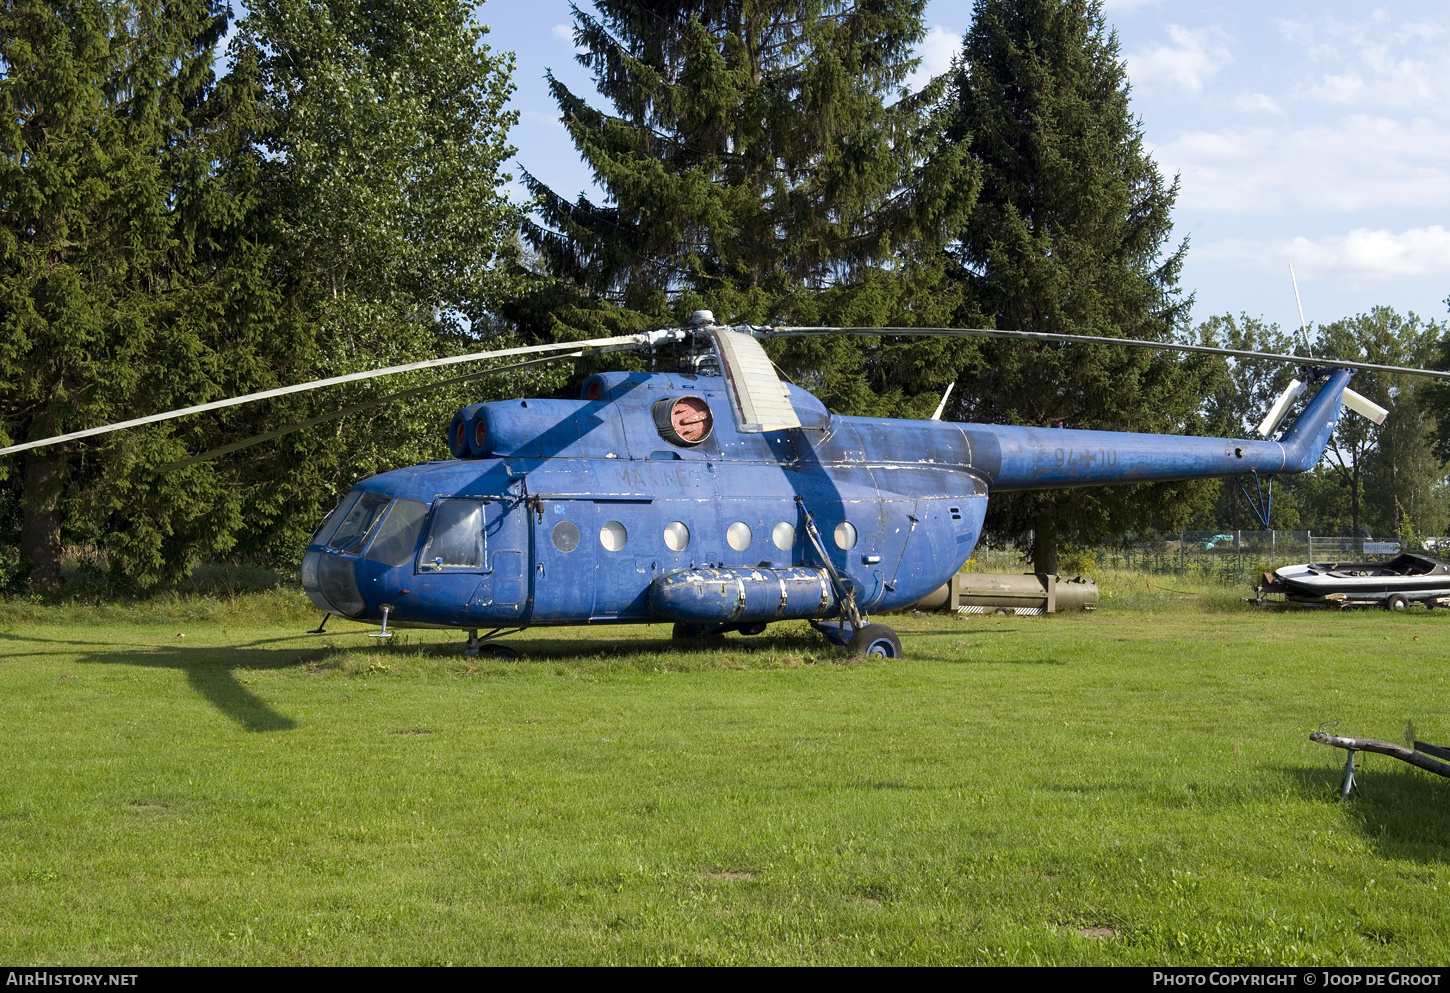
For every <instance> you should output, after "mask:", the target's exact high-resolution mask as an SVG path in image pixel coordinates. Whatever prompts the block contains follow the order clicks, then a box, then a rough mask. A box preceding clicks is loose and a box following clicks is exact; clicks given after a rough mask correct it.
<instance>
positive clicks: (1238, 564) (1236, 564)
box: [974, 531, 1435, 583]
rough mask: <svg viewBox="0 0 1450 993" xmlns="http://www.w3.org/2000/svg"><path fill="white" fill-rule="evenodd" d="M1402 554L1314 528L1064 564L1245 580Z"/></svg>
mask: <svg viewBox="0 0 1450 993" xmlns="http://www.w3.org/2000/svg"><path fill="white" fill-rule="evenodd" d="M1433 540H1434V539H1431V541H1433ZM1398 554H1400V544H1399V542H1397V541H1374V540H1372V539H1367V538H1362V539H1355V538H1346V537H1338V536H1330V535H1317V534H1314V533H1313V532H1312V531H1184V532H1182V533H1180V534H1166V535H1161V534H1152V535H1128V536H1126V537H1124V538H1121V539H1119V540H1118V541H1115V542H1112V543H1111V544H1106V545H1102V546H1100V547H1098V548H1093V549H1087V550H1086V551H1085V552H1084V553H1079V554H1077V555H1071V554H1069V555H1063V556H1062V557H1061V558H1060V559H1059V561H1058V568H1059V571H1060V572H1061V573H1062V574H1063V575H1065V576H1066V575H1076V574H1078V573H1083V574H1090V573H1092V572H1093V571H1094V570H1095V569H1124V570H1132V571H1137V572H1146V573H1154V574H1158V575H1177V576H1193V577H1197V578H1200V579H1205V580H1214V581H1217V582H1225V583H1242V582H1246V581H1250V580H1253V579H1256V578H1257V577H1258V575H1259V574H1260V573H1263V572H1268V571H1272V570H1274V569H1277V568H1279V567H1280V566H1283V565H1296V564H1298V563H1300V562H1380V561H1385V560H1388V559H1392V558H1394V557H1395V556H1396V555H1398ZM1432 554H1435V553H1432ZM974 558H975V559H976V564H977V568H978V569H980V570H981V571H984V572H990V571H993V570H996V571H1003V570H1006V571H1019V569H1020V567H1022V565H1023V563H1022V556H1020V555H1019V554H1018V553H1017V551H1016V550H1015V549H1012V548H1000V547H998V548H990V549H987V548H978V550H977V552H976V553H975V555H974Z"/></svg>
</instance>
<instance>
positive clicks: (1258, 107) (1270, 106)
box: [1233, 93, 1286, 117]
mask: <svg viewBox="0 0 1450 993" xmlns="http://www.w3.org/2000/svg"><path fill="white" fill-rule="evenodd" d="M1233 105H1234V108H1235V109H1236V110H1242V111H1245V112H1247V113H1250V114H1274V115H1275V116H1277V117H1284V116H1286V115H1285V114H1284V108H1283V107H1281V106H1279V101H1277V100H1275V99H1274V98H1273V97H1271V96H1269V95H1268V94H1267V93H1240V94H1239V95H1238V96H1236V97H1234V99H1233Z"/></svg>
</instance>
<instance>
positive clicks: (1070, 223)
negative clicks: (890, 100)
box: [949, 0, 1212, 572]
mask: <svg viewBox="0 0 1450 993" xmlns="http://www.w3.org/2000/svg"><path fill="white" fill-rule="evenodd" d="M952 97H953V103H954V105H955V108H954V113H955V121H954V124H953V129H952V131H951V133H950V135H949V140H950V141H951V142H952V143H954V144H956V145H957V146H959V147H961V146H965V147H969V148H970V152H971V158H972V161H973V163H974V164H975V166H976V168H977V169H978V170H979V172H980V177H981V183H982V186H981V192H980V194H979V196H978V199H977V204H976V207H975V208H974V209H973V211H972V213H971V216H970V218H969V219H968V221H967V223H966V224H965V225H964V226H963V227H962V228H961V229H960V232H959V244H958V246H957V247H956V249H955V250H954V255H955V259H956V262H957V269H956V273H955V275H956V279H957V280H958V281H959V283H960V286H961V288H962V291H963V294H964V298H965V299H964V303H963V306H962V307H961V309H960V311H959V313H958V315H957V317H958V320H960V321H961V322H962V323H963V324H967V325H976V326H982V325H986V326H995V327H1000V328H1011V329H1018V330H1024V331H1047V332H1070V333H1074V334H1090V335H1104V336H1112V337H1130V338H1144V339H1151V340H1159V341H1167V340H1171V339H1173V338H1174V337H1175V336H1176V335H1179V334H1182V333H1184V331H1185V329H1184V327H1183V324H1184V322H1185V319H1186V312H1187V306H1188V301H1187V300H1186V299H1184V298H1183V297H1182V296H1181V295H1179V293H1178V290H1177V283H1178V274H1179V269H1180V267H1181V266H1182V264H1183V258H1184V253H1185V251H1186V242H1185V243H1182V244H1179V245H1178V246H1177V247H1176V248H1171V249H1168V248H1167V247H1166V246H1167V243H1168V239H1169V235H1170V231H1171V226H1172V225H1171V221H1170V218H1169V211H1170V209H1171V207H1172V205H1173V201H1174V199H1175V196H1176V194H1177V184H1176V183H1174V184H1169V183H1165V182H1164V180H1163V178H1162V176H1161V175H1160V174H1159V172H1158V169H1157V167H1156V165H1155V164H1154V163H1153V160H1152V159H1151V157H1150V156H1149V155H1148V154H1147V153H1146V152H1145V151H1144V149H1143V134H1142V129H1141V126H1140V124H1139V122H1138V121H1137V119H1136V118H1134V116H1133V114H1132V112H1131V110H1130V108H1129V103H1128V82H1127V79H1126V75H1125V71H1124V67H1123V63H1122V61H1121V60H1120V58H1119V56H1118V42H1117V37H1116V35H1115V34H1113V33H1112V32H1110V31H1109V30H1108V28H1107V27H1106V25H1105V24H1104V22H1103V16H1102V10H1101V6H1100V4H1099V3H1098V2H1096V0H977V3H976V6H975V9H974V13H973V21H972V26H971V29H970V31H969V32H968V35H967V37H966V39H965V42H964V45H963V50H962V53H961V56H960V58H959V60H958V62H957V64H956V67H955V71H954V78H953V94H952ZM982 359H983V361H982V362H981V364H980V366H978V367H976V369H975V371H973V372H971V373H970V374H968V375H966V376H963V377H962V378H961V379H960V380H959V385H958V391H957V398H958V399H957V403H956V408H955V416H956V417H957V418H958V419H961V420H971V421H989V422H997V423H1011V424H1027V425H1037V426H1043V427H1047V426H1053V425H1059V424H1060V425H1063V426H1066V427H1072V428H1100V429H1107V430H1117V431H1162V432H1174V433H1178V432H1184V431H1192V430H1194V429H1195V428H1197V427H1199V424H1200V419H1199V413H1198V409H1199V399H1200V391H1199V383H1198V377H1199V376H1200V375H1202V374H1206V372H1207V369H1208V367H1207V365H1206V364H1204V363H1194V362H1183V361H1179V360H1177V359H1175V358H1173V357H1171V356H1169V355H1167V354H1161V353H1153V352H1148V351H1141V350H1124V349H1114V348H1111V347H1096V346H1084V345H1062V346H1057V345H1026V344H1022V343H1019V342H991V343H989V344H986V345H984V346H983V348H982ZM1211 486H1212V484H1192V485H1185V484H1158V485H1154V486H1130V487H1108V488H1095V489H1087V490H1076V491H1040V492H1032V493H1022V494H1010V495H1009V494H1003V495H1000V496H997V497H995V498H994V499H993V501H992V505H991V509H990V511H989V517H988V532H989V534H991V535H993V536H996V537H998V538H1008V539H1011V540H1014V541H1017V542H1019V543H1021V542H1027V541H1030V543H1031V549H1032V559H1033V562H1034V565H1035V568H1036V569H1037V570H1039V571H1045V572H1056V571H1057V550H1058V546H1059V543H1060V542H1067V543H1070V544H1088V543H1091V542H1094V541H1096V540H1099V539H1101V538H1102V537H1104V536H1106V535H1111V534H1121V533H1123V532H1124V531H1126V530H1135V529H1142V528H1146V527H1148V526H1149V525H1150V524H1151V523H1154V522H1155V521H1156V522H1158V523H1160V524H1162V525H1169V526H1171V525H1172V524H1175V523H1177V522H1178V521H1179V520H1182V519H1183V518H1184V517H1185V516H1186V515H1187V514H1188V513H1189V512H1190V511H1191V510H1192V509H1193V508H1194V507H1196V506H1198V505H1199V504H1201V503H1202V502H1203V501H1204V500H1205V499H1206V498H1207V495H1208V493H1209V491H1210V488H1211Z"/></svg>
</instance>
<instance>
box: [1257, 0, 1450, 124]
mask: <svg viewBox="0 0 1450 993" xmlns="http://www.w3.org/2000/svg"><path fill="white" fill-rule="evenodd" d="M1278 26H1279V30H1280V32H1281V33H1282V34H1283V35H1284V37H1285V38H1286V39H1287V40H1288V41H1289V42H1290V43H1291V44H1294V45H1297V46H1299V47H1300V48H1302V49H1303V51H1304V54H1305V55H1306V56H1307V59H1308V61H1309V63H1311V64H1312V63H1330V64H1331V65H1330V68H1329V69H1328V71H1322V70H1321V71H1318V72H1315V71H1314V70H1312V69H1311V70H1310V72H1309V73H1308V74H1306V75H1305V76H1304V78H1302V79H1301V80H1300V81H1299V83H1298V85H1297V86H1296V88H1295V92H1296V95H1297V96H1298V97H1300V98H1302V99H1304V100H1308V101H1312V102H1315V103H1328V104H1335V105H1339V106H1344V107H1354V108H1370V107H1394V108H1405V109H1418V110H1422V111H1431V112H1434V111H1438V110H1442V109H1443V107H1444V105H1445V103H1446V101H1447V99H1450V52H1447V50H1446V45H1445V44H1444V38H1445V37H1446V35H1447V33H1450V24H1447V23H1441V22H1439V21H1434V20H1422V21H1406V22H1401V23H1399V24H1395V23H1393V22H1392V19H1391V18H1390V16H1389V15H1388V14H1387V13H1385V12H1384V11H1383V10H1376V11H1374V12H1373V13H1372V14H1371V15H1370V18H1369V19H1368V20H1364V21H1341V20H1338V19H1336V18H1324V19H1321V20H1317V21H1287V20H1281V21H1279V22H1278Z"/></svg>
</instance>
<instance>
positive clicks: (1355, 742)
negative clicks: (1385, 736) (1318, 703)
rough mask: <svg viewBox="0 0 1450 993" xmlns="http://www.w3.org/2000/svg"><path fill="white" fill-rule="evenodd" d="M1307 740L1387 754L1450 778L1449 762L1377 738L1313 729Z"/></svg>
mask: <svg viewBox="0 0 1450 993" xmlns="http://www.w3.org/2000/svg"><path fill="white" fill-rule="evenodd" d="M1309 740H1310V741H1317V742H1319V743H1320V744H1321V745H1332V746H1334V747H1335V748H1344V749H1348V750H1349V751H1351V752H1378V753H1379V754H1381V755H1389V756H1391V757H1392V758H1397V759H1399V760H1400V761H1401V762H1408V763H1409V764H1410V765H1413V766H1417V767H1419V768H1421V769H1424V770H1425V771H1426V772H1433V773H1435V775H1437V776H1444V777H1446V778H1447V779H1450V764H1447V763H1445V762H1440V761H1437V760H1435V759H1432V758H1430V757H1429V756H1428V755H1421V754H1420V753H1419V752H1417V751H1414V750H1413V749H1409V748H1406V747H1405V746H1404V745H1396V744H1394V743H1393V742H1389V741H1380V740H1378V739H1377V738H1345V737H1341V736H1340V735H1337V734H1325V733H1324V732H1323V731H1315V732H1314V733H1313V734H1311V735H1310V736H1309ZM1415 745H1416V746H1417V747H1418V746H1419V745H1420V742H1418V741H1417V742H1415Z"/></svg>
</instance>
